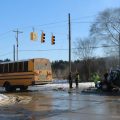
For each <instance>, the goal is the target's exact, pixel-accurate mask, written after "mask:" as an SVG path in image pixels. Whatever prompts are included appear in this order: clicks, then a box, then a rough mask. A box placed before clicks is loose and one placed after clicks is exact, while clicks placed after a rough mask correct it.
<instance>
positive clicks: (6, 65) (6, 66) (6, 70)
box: [4, 64, 8, 73]
mask: <svg viewBox="0 0 120 120" xmlns="http://www.w3.org/2000/svg"><path fill="white" fill-rule="evenodd" d="M4 72H5V73H7V72H8V64H5V65H4Z"/></svg>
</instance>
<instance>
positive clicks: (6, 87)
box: [4, 82, 12, 92]
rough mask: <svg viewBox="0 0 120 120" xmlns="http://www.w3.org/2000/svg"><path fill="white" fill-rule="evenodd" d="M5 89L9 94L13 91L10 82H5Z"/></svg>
mask: <svg viewBox="0 0 120 120" xmlns="http://www.w3.org/2000/svg"><path fill="white" fill-rule="evenodd" d="M4 87H5V90H6V91H7V92H10V91H12V87H11V85H10V83H9V82H5V84H4Z"/></svg>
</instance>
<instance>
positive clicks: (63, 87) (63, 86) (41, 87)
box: [30, 81, 95, 90]
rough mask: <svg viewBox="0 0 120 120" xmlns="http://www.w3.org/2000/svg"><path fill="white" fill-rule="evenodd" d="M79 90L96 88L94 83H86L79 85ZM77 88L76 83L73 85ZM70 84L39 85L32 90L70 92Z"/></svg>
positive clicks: (31, 88)
mask: <svg viewBox="0 0 120 120" xmlns="http://www.w3.org/2000/svg"><path fill="white" fill-rule="evenodd" d="M78 87H79V90H83V89H87V88H90V87H95V84H94V82H84V83H79V84H78ZM75 88H76V85H75V83H73V89H75ZM68 89H69V83H66V82H65V81H63V82H53V83H51V84H46V85H37V86H36V87H34V86H33V87H30V90H68Z"/></svg>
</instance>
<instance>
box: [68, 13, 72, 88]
mask: <svg viewBox="0 0 120 120" xmlns="http://www.w3.org/2000/svg"><path fill="white" fill-rule="evenodd" d="M68 28H69V30H68V34H69V88H72V74H71V22H70V13H69V14H68Z"/></svg>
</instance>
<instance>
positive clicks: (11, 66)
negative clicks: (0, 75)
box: [9, 63, 13, 73]
mask: <svg viewBox="0 0 120 120" xmlns="http://www.w3.org/2000/svg"><path fill="white" fill-rule="evenodd" d="M9 72H10V73H11V72H13V64H12V63H9Z"/></svg>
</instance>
